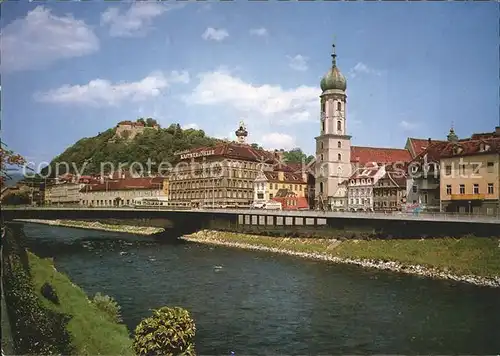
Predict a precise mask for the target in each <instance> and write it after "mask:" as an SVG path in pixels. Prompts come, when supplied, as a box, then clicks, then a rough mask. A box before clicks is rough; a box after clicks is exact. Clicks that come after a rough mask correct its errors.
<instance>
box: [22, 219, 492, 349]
mask: <svg viewBox="0 0 500 356" xmlns="http://www.w3.org/2000/svg"><path fill="white" fill-rule="evenodd" d="M24 230H25V234H26V236H27V237H28V245H29V247H30V249H31V250H32V251H33V252H34V253H36V254H38V255H39V256H41V257H54V260H55V264H56V267H57V268H58V270H60V271H62V272H64V273H66V274H67V275H68V276H69V277H70V278H71V279H72V280H73V282H74V283H76V284H78V285H79V286H80V287H82V288H83V289H84V290H85V291H86V292H87V294H89V295H93V294H95V293H96V292H101V293H105V294H109V295H111V296H113V297H114V298H115V299H116V300H117V301H118V303H119V304H120V305H121V307H122V313H123V318H124V322H125V323H126V324H127V326H128V328H129V330H130V331H133V330H134V328H135V326H136V325H137V324H138V323H139V322H140V320H141V319H142V318H144V317H147V316H149V315H150V313H151V312H150V309H152V308H158V307H161V306H164V305H169V306H181V307H184V308H186V309H188V310H189V311H190V313H191V315H192V316H193V318H194V320H195V322H196V326H197V334H196V350H197V352H198V353H199V354H204V355H207V354H210V355H223V354H226V355H228V354H230V353H231V352H235V354H236V355H238V354H246V355H249V354H253V355H263V354H278V353H279V354H320V353H321V354H361V353H363V354H366V353H371V354H415V353H427V354H498V353H499V352H500V290H498V289H490V288H486V287H476V286H470V285H465V284H457V283H453V282H447V281H436V280H426V279H422V278H420V277H413V276H408V275H400V274H395V273H390V272H384V271H373V270H371V271H368V270H363V269H362V268H359V267H356V266H345V265H334V264H328V263H325V262H315V261H308V260H304V259H298V258H296V257H289V256H281V255H274V254H270V253H264V252H255V251H243V250H236V249H229V248H222V247H210V246H204V245H198V244H192V243H172V242H166V241H157V240H154V239H153V238H151V237H144V236H134V235H126V234H118V233H108V232H99V231H90V230H78V229H69V228H60V227H50V226H41V225H31V224H26V225H25V229H24Z"/></svg>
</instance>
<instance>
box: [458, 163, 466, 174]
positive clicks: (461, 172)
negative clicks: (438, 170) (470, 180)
mask: <svg viewBox="0 0 500 356" xmlns="http://www.w3.org/2000/svg"><path fill="white" fill-rule="evenodd" d="M459 172H460V175H465V164H461V165H460V166H459Z"/></svg>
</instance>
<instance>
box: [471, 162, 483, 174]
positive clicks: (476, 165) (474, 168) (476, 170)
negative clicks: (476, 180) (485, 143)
mask: <svg viewBox="0 0 500 356" xmlns="http://www.w3.org/2000/svg"><path fill="white" fill-rule="evenodd" d="M479 167H481V165H480V164H479V163H472V175H476V174H479Z"/></svg>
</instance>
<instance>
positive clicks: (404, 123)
mask: <svg viewBox="0 0 500 356" xmlns="http://www.w3.org/2000/svg"><path fill="white" fill-rule="evenodd" d="M399 127H401V128H402V129H403V130H408V131H410V130H414V129H416V128H417V127H418V124H417V123H414V122H409V121H406V120H402V121H401V122H400V123H399Z"/></svg>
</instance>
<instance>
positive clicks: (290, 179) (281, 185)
mask: <svg viewBox="0 0 500 356" xmlns="http://www.w3.org/2000/svg"><path fill="white" fill-rule="evenodd" d="M283 189H285V190H287V191H289V192H293V193H294V194H295V196H296V197H301V198H306V194H307V190H308V189H307V177H306V176H305V174H304V175H301V174H297V173H292V172H283V171H261V172H259V173H258V175H257V178H256V179H255V181H254V199H253V201H254V202H256V203H263V202H266V201H269V200H271V199H273V198H275V197H276V196H277V195H278V192H279V191H280V190H283ZM306 201H307V199H306Z"/></svg>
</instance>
